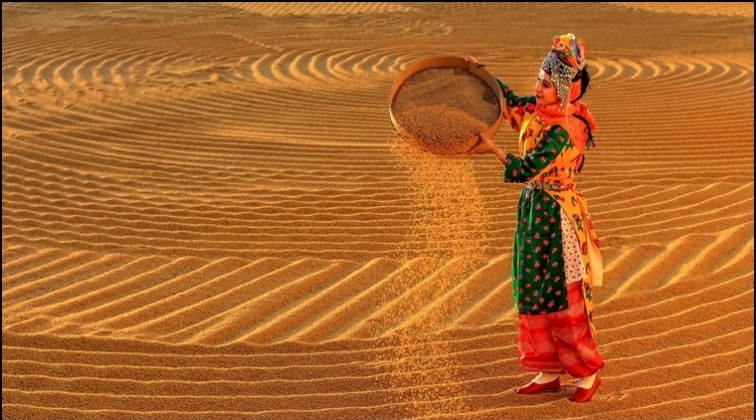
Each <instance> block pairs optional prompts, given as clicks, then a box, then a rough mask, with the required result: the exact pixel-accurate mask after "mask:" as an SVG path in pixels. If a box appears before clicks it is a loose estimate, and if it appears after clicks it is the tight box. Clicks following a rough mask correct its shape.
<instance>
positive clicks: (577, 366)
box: [517, 282, 604, 378]
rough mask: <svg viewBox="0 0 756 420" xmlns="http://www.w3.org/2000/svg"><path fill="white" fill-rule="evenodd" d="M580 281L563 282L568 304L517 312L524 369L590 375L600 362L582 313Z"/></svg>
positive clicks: (600, 365)
mask: <svg viewBox="0 0 756 420" xmlns="http://www.w3.org/2000/svg"><path fill="white" fill-rule="evenodd" d="M582 286H583V283H582V282H574V283H569V284H567V299H568V300H569V302H570V306H569V308H567V309H565V310H563V311H559V312H552V313H547V314H540V315H527V314H520V315H519V322H518V350H517V353H518V356H519V358H520V364H521V365H522V367H524V368H525V369H527V370H531V371H535V372H547V373H557V374H559V373H565V372H566V373H568V374H570V375H571V376H573V377H575V378H583V377H586V376H590V375H593V374H594V373H596V372H597V371H598V370H599V369H600V368H602V367H603V366H604V359H603V358H602V357H601V354H599V351H598V348H597V347H596V341H595V340H594V338H593V334H592V333H591V327H590V324H589V323H588V316H587V315H586V313H585V302H584V300H583V299H584V298H583V291H582Z"/></svg>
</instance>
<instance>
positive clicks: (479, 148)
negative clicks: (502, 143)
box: [467, 132, 507, 165]
mask: <svg viewBox="0 0 756 420" xmlns="http://www.w3.org/2000/svg"><path fill="white" fill-rule="evenodd" d="M478 138H479V139H480V140H478V144H476V145H475V147H473V148H472V149H470V151H469V152H467V154H468V155H482V154H486V153H492V154H493V155H494V156H496V158H497V159H499V162H501V164H502V165H504V164H505V163H504V162H505V160H506V158H507V152H506V151H504V149H502V148H500V147H499V146H497V145H496V144H495V143H494V142H493V140H491V139H490V138H489V137H488V136H487V135H485V134H483V133H481V132H479V133H478Z"/></svg>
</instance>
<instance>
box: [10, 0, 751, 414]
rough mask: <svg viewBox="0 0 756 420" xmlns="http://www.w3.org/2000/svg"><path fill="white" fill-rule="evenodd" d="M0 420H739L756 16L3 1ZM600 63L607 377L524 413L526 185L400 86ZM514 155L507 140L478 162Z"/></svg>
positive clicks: (599, 293)
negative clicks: (400, 98)
mask: <svg viewBox="0 0 756 420" xmlns="http://www.w3.org/2000/svg"><path fill="white" fill-rule="evenodd" d="M2 12H3V18H2V19H3V34H2V43H3V84H2V88H3V105H2V110H3V114H2V118H3V130H2V133H3V134H2V150H3V167H2V168H3V169H2V171H3V184H2V185H3V202H2V206H3V227H2V229H3V233H2V235H3V236H2V239H3V244H2V249H3V253H2V255H3V261H2V271H3V348H2V354H3V403H2V417H3V419H182V420H184V419H415V418H417V419H431V418H448V419H494V418H495V419H521V418H539V419H586V418H596V419H631V418H632V419H662V418H663V419H668V418H686V419H690V418H696V419H714V418H753V414H752V412H753V409H754V406H753V405H754V404H753V400H754V398H753V396H754V364H753V361H754V356H753V352H754V345H753V344H754V340H753V338H754V330H753V328H754V317H753V315H754V306H753V302H754V296H753V289H754V287H753V285H754V270H753V261H754V255H753V237H754V235H753V232H754V225H753V215H754V210H753V209H754V199H753V197H754V153H753V147H754V126H753V119H754V100H753V98H754V96H753V45H754V44H753V27H754V26H753V3H725V4H718V5H713V4H712V3H701V4H675V3H665V4H663V5H655V4H652V3H636V4H632V3H577V4H571V5H569V6H564V7H560V8H556V7H555V5H554V4H545V3H528V4H525V3H503V4H500V5H499V4H493V3H471V4H463V3H407V4H399V3H281V4H272V3H191V4H190V3H162V4H148V3H103V4H98V3H92V4H87V3H69V4H55V3H52V4H49V3H48V4H42V3H39V4H23V3H3V5H2ZM567 31H572V32H575V33H577V34H579V35H580V36H582V37H583V38H584V39H585V40H586V42H587V45H588V48H589V57H588V63H589V66H590V67H591V68H592V70H593V78H592V83H591V86H590V88H589V90H588V93H587V94H586V96H585V101H586V103H587V104H588V105H589V106H590V108H591V110H592V112H593V113H594V116H595V117H596V120H597V122H598V129H597V130H596V132H595V140H596V144H597V147H596V148H595V149H591V150H590V151H588V155H587V160H586V164H585V169H584V172H583V174H581V175H580V177H579V178H578V188H579V189H580V190H581V191H582V192H583V193H584V194H585V195H586V197H587V199H588V202H589V206H590V210H591V213H592V214H593V217H594V221H595V223H596V227H597V229H598V232H599V235H600V239H601V244H602V251H603V255H604V265H605V274H604V286H603V287H601V288H597V289H595V291H594V299H595V303H596V314H595V316H596V318H595V323H596V327H597V329H598V336H597V339H598V343H599V350H600V351H601V352H602V354H603V356H604V358H605V361H606V367H605V368H604V369H603V370H602V371H601V375H602V378H603V384H602V386H601V388H600V389H599V391H598V393H597V394H596V396H595V397H594V400H593V401H592V402H590V403H589V404H573V403H570V402H569V401H568V397H569V396H570V395H571V394H572V392H573V391H574V389H575V380H574V379H573V378H570V377H569V376H563V378H562V379H563V383H564V386H563V387H562V389H561V390H560V391H559V392H557V393H555V394H546V395H538V396H529V397H523V396H519V395H516V394H515V393H514V389H515V388H516V387H517V386H519V385H522V384H523V383H525V382H527V381H528V380H529V379H530V378H531V377H532V374H531V373H529V372H527V371H524V370H523V369H522V368H521V367H520V366H519V365H518V363H517V356H516V340H517V338H516V314H515V312H514V311H513V302H512V294H511V283H510V279H509V271H510V253H511V251H512V248H511V242H512V234H513V229H514V213H515V204H516V198H517V196H518V194H519V192H520V187H519V186H517V185H505V184H504V183H502V181H501V167H500V164H499V162H498V161H497V160H496V159H495V158H494V157H493V156H491V155H487V156H474V157H470V158H463V159H458V158H454V159H446V160H444V159H443V158H433V157H431V156H427V155H423V156H414V155H412V152H408V151H406V150H403V149H402V148H403V147H404V146H406V145H402V144H397V143H396V142H395V141H394V140H395V139H393V138H392V128H391V125H390V122H389V118H388V108H387V107H388V99H389V90H390V87H391V85H392V83H393V82H394V80H395V78H396V76H397V75H398V74H399V73H400V72H401V71H402V70H403V69H404V68H406V67H407V66H408V65H410V64H411V63H413V62H415V61H416V60H419V59H422V58H426V57H430V56H434V55H455V56H465V55H467V54H471V55H474V56H475V57H476V58H477V59H478V60H479V61H481V62H482V63H484V64H485V65H486V68H487V70H489V71H490V72H491V73H492V74H494V75H496V76H498V77H501V78H502V80H504V81H505V82H506V83H508V84H509V85H510V86H511V87H512V88H513V89H514V90H515V92H518V93H519V94H521V95H528V94H530V93H531V92H532V88H533V85H534V81H535V77H536V75H537V69H538V66H539V64H540V62H541V60H542V59H543V56H544V55H545V53H546V48H547V47H548V45H549V44H550V40H551V36H553V35H554V34H555V33H561V32H567ZM494 141H496V142H497V144H499V145H500V146H502V147H504V148H506V149H508V150H510V151H513V150H514V147H515V144H516V133H515V132H513V131H511V130H509V129H508V128H507V127H503V128H502V129H500V130H499V132H498V133H497V134H496V136H495V137H494Z"/></svg>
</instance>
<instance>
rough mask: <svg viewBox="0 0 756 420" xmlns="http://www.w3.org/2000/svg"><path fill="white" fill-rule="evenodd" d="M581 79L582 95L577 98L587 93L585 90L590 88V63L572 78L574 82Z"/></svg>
mask: <svg viewBox="0 0 756 420" xmlns="http://www.w3.org/2000/svg"><path fill="white" fill-rule="evenodd" d="M578 79H580V96H578V97H577V98H576V99H575V100H576V101H577V100H578V99H580V98H582V97H583V95H584V94H585V91H586V90H588V85H589V84H590V83H591V74H590V73H588V65H587V64H586V65H585V67H583V69H582V70H580V71H578V72H577V74H576V75H575V77H574V78H573V79H572V81H573V82H575V81H577V80H578Z"/></svg>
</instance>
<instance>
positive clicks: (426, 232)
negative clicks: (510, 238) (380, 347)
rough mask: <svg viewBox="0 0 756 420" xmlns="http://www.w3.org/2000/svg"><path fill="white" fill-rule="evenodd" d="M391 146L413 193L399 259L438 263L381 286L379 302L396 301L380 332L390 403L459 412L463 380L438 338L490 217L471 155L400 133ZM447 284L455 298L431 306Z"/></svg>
mask: <svg viewBox="0 0 756 420" xmlns="http://www.w3.org/2000/svg"><path fill="white" fill-rule="evenodd" d="M390 145H391V153H392V155H393V156H394V157H395V158H396V161H397V163H398V164H399V165H400V166H401V169H402V170H403V171H404V173H406V174H407V176H408V180H409V183H410V185H411V187H412V190H413V192H414V195H413V200H412V203H413V204H412V208H411V213H412V221H413V223H412V226H413V227H412V229H411V233H410V234H409V235H408V237H407V240H406V241H405V242H404V243H402V244H400V247H399V248H400V249H399V254H400V256H399V259H400V260H402V261H404V262H406V261H410V260H412V259H415V258H418V257H427V258H432V259H434V260H439V261H440V262H441V266H442V269H440V270H437V271H435V272H434V273H432V274H431V275H430V276H428V275H427V273H420V272H417V271H410V270H405V272H404V276H405V278H403V279H402V281H400V282H397V283H396V284H398V286H396V287H395V289H397V290H386V291H385V293H386V294H385V300H386V302H384V305H389V304H390V303H391V302H392V301H393V302H395V303H396V304H394V305H393V306H390V307H392V308H394V311H393V314H389V316H388V319H387V320H386V324H388V325H391V326H392V327H391V328H392V329H391V330H389V332H388V334H387V335H386V336H387V337H388V339H389V342H390V343H391V349H392V350H391V351H390V352H388V354H390V355H391V356H390V358H391V360H387V361H386V365H387V366H390V368H391V380H390V385H391V387H392V390H393V391H394V392H395V395H396V396H397V399H398V400H399V401H396V402H397V403H399V405H400V406H402V407H411V409H408V410H411V412H409V413H407V415H408V416H409V417H412V416H423V417H427V416H433V415H435V414H447V415H448V414H453V413H463V412H466V411H468V410H467V408H466V406H465V398H464V396H465V395H466V394H467V392H466V389H465V383H464V381H462V380H461V379H460V378H459V377H458V376H459V375H458V371H459V366H458V363H457V362H456V361H455V360H456V359H455V357H454V354H453V353H452V352H451V349H450V347H449V344H448V343H447V342H446V341H445V340H442V339H439V338H438V337H439V335H440V334H442V333H443V331H444V329H445V328H446V327H447V324H448V321H449V320H450V319H452V318H453V314H454V313H455V311H458V310H459V309H460V308H461V306H462V305H464V304H465V303H466V302H465V297H466V296H468V293H467V292H466V291H465V290H464V289H465V287H464V285H465V284H466V283H463V282H464V281H465V279H466V278H467V277H468V276H470V275H471V274H472V273H474V272H475V271H476V270H478V269H479V267H480V264H481V263H482V262H483V261H484V258H485V255H486V249H485V248H486V246H487V245H486V244H487V243H489V242H488V239H489V233H488V227H489V226H490V223H489V218H488V216H487V214H486V212H485V208H484V203H483V199H482V197H481V193H480V190H479V189H478V186H477V183H476V181H475V177H474V172H473V162H472V159H471V158H468V157H455V158H449V157H439V156H437V155H434V154H431V153H427V152H424V151H421V150H419V149H418V148H417V147H414V146H412V145H410V144H409V143H408V142H406V141H405V140H404V139H402V138H401V137H400V136H399V135H398V134H394V135H393V136H392V138H391V139H390ZM413 276H421V278H413ZM422 277H425V278H422ZM423 280H424V281H425V282H423ZM428 282H431V283H432V284H427V283H428ZM404 285H408V286H407V287H406V288H405V286H404ZM413 285H417V286H416V287H414V288H413ZM452 289H454V294H453V296H455V297H456V298H455V299H453V300H449V301H447V302H445V305H444V306H443V307H442V308H439V307H437V306H434V303H437V301H438V299H440V298H442V296H444V295H445V294H446V292H449V291H450V290H452ZM396 299H402V300H401V301H396ZM429 308H432V309H429ZM408 314H409V315H408ZM434 336H436V338H435V339H434V338H433V337H434Z"/></svg>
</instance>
